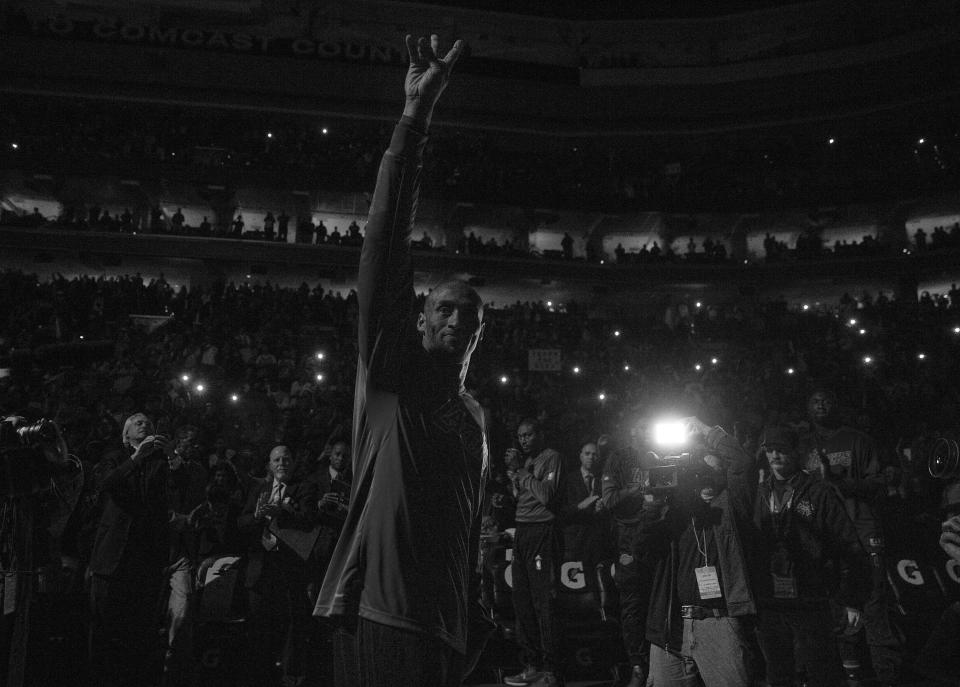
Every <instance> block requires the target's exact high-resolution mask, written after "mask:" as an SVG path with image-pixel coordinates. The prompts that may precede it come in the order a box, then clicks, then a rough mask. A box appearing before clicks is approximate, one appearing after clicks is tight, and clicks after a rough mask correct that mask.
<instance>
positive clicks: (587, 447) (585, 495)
mask: <svg viewBox="0 0 960 687" xmlns="http://www.w3.org/2000/svg"><path fill="white" fill-rule="evenodd" d="M579 459H580V469H579V470H574V471H571V472H570V473H568V474H567V476H566V479H565V480H564V498H563V548H564V557H563V558H564V560H568V561H571V560H573V561H577V560H578V561H581V562H582V563H583V568H584V571H585V572H587V571H593V570H594V569H595V567H596V565H597V564H598V563H600V562H601V561H603V560H604V559H606V558H607V555H608V552H609V548H610V518H609V516H608V513H607V509H606V508H605V507H604V505H603V500H602V499H601V498H600V485H601V479H600V471H599V470H598V468H599V467H600V466H599V460H598V457H597V445H596V443H594V442H592V441H588V442H587V443H585V444H583V446H581V447H580V454H579Z"/></svg>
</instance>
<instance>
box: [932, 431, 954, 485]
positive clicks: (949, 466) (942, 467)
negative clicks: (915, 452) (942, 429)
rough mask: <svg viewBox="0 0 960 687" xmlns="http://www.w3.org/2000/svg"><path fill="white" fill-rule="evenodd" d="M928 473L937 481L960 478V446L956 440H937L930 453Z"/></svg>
mask: <svg viewBox="0 0 960 687" xmlns="http://www.w3.org/2000/svg"><path fill="white" fill-rule="evenodd" d="M927 471H928V472H929V473H930V476H931V477H933V478H935V479H953V478H955V477H958V476H960V446H958V445H957V442H956V441H955V440H953V439H946V438H940V439H937V441H936V442H935V443H934V445H933V449H932V450H931V451H930V459H929V460H928V461H927Z"/></svg>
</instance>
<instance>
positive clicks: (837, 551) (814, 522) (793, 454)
mask: <svg viewBox="0 0 960 687" xmlns="http://www.w3.org/2000/svg"><path fill="white" fill-rule="evenodd" d="M798 443H799V441H798V438H797V435H796V433H795V432H794V431H793V430H791V429H789V428H786V427H770V428H768V429H767V430H766V431H765V432H764V435H763V438H762V440H761V445H762V448H763V450H764V453H765V455H766V458H767V461H768V463H769V466H770V474H769V475H768V476H767V477H766V479H764V481H763V483H762V484H761V485H760V490H759V494H758V497H757V502H756V511H755V524H756V526H757V529H758V530H759V540H760V541H759V557H758V567H757V576H756V577H757V579H756V586H757V595H758V597H759V599H760V617H759V626H758V633H757V634H758V637H759V640H760V648H761V649H762V651H763V656H764V659H765V660H766V666H767V682H768V683H769V684H770V686H771V687H789V686H790V685H793V683H794V680H795V678H796V669H802V670H803V672H804V673H805V674H806V676H807V684H808V685H809V687H835V686H836V685H838V684H840V682H841V680H842V679H843V676H842V674H841V671H840V654H839V651H838V647H837V642H836V640H835V636H834V633H833V626H834V621H833V619H832V617H831V609H830V599H831V597H834V598H835V600H836V601H837V602H838V603H839V604H840V605H841V606H842V607H843V609H844V613H843V626H844V634H848V635H849V634H853V633H855V632H857V631H858V630H859V629H860V622H861V611H860V609H861V608H862V606H863V602H864V601H865V599H866V591H867V590H868V588H869V579H870V577H869V563H868V559H867V554H866V552H865V551H864V550H863V547H862V546H861V545H860V540H859V538H858V536H857V531H856V529H854V526H853V522H852V521H851V520H850V518H849V517H848V516H847V513H846V510H845V509H844V505H843V502H842V501H841V500H840V499H839V498H838V497H837V494H836V492H834V491H833V489H831V488H829V487H827V486H826V485H824V484H823V483H822V482H818V481H817V480H815V479H814V478H813V477H812V476H810V475H809V474H807V473H806V472H804V471H803V470H801V469H800V464H801V462H802V460H803V456H802V454H801V453H800V452H799V450H798Z"/></svg>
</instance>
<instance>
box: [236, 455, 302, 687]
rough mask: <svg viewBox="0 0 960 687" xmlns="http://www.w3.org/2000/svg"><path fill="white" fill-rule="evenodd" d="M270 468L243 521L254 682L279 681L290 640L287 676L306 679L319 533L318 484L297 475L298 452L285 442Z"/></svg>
mask: <svg viewBox="0 0 960 687" xmlns="http://www.w3.org/2000/svg"><path fill="white" fill-rule="evenodd" d="M267 470H268V473H269V474H268V479H266V480H265V481H264V482H263V484H261V485H260V488H259V489H254V490H252V491H251V492H250V495H249V497H248V499H247V504H246V506H245V507H244V509H243V512H242V513H241V514H240V517H239V518H238V519H237V527H238V529H239V530H240V534H241V535H246V536H247V537H248V541H249V544H250V547H249V552H250V553H249V562H248V566H247V579H246V584H247V588H248V589H249V592H250V593H249V600H250V625H251V631H250V637H251V640H252V643H251V646H250V654H249V655H250V659H251V665H250V670H249V671H248V673H247V678H248V680H249V683H248V684H250V685H265V684H273V683H274V682H275V681H276V679H275V676H273V675H272V671H273V668H274V666H275V665H277V660H278V657H279V654H280V649H281V647H282V646H283V645H284V644H285V643H286V647H287V651H286V652H285V656H284V661H283V666H282V667H283V673H284V677H285V678H290V679H292V680H294V681H295V680H296V679H302V677H303V676H304V675H305V667H304V665H303V659H304V651H305V640H306V638H307V636H308V634H309V624H310V606H309V602H308V599H307V584H308V582H309V571H308V568H307V563H306V561H307V557H308V556H309V555H310V551H311V550H312V548H313V543H314V539H315V536H312V537H311V536H306V535H307V534H308V533H311V532H312V531H313V530H314V528H315V527H316V524H317V485H316V483H315V482H311V481H307V480H301V479H298V478H297V477H296V474H295V471H294V464H293V453H292V452H291V451H290V449H289V448H287V447H286V446H283V445H280V446H275V447H274V448H273V450H272V451H270V460H269V463H268V466H267Z"/></svg>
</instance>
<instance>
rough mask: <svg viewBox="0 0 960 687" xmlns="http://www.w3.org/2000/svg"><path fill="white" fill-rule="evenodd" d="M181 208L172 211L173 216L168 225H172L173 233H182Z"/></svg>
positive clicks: (182, 218)
mask: <svg viewBox="0 0 960 687" xmlns="http://www.w3.org/2000/svg"><path fill="white" fill-rule="evenodd" d="M183 222H184V217H183V208H177V211H176V212H175V213H173V217H171V218H170V225H171V226H172V227H173V233H174V234H182V233H183Z"/></svg>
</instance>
